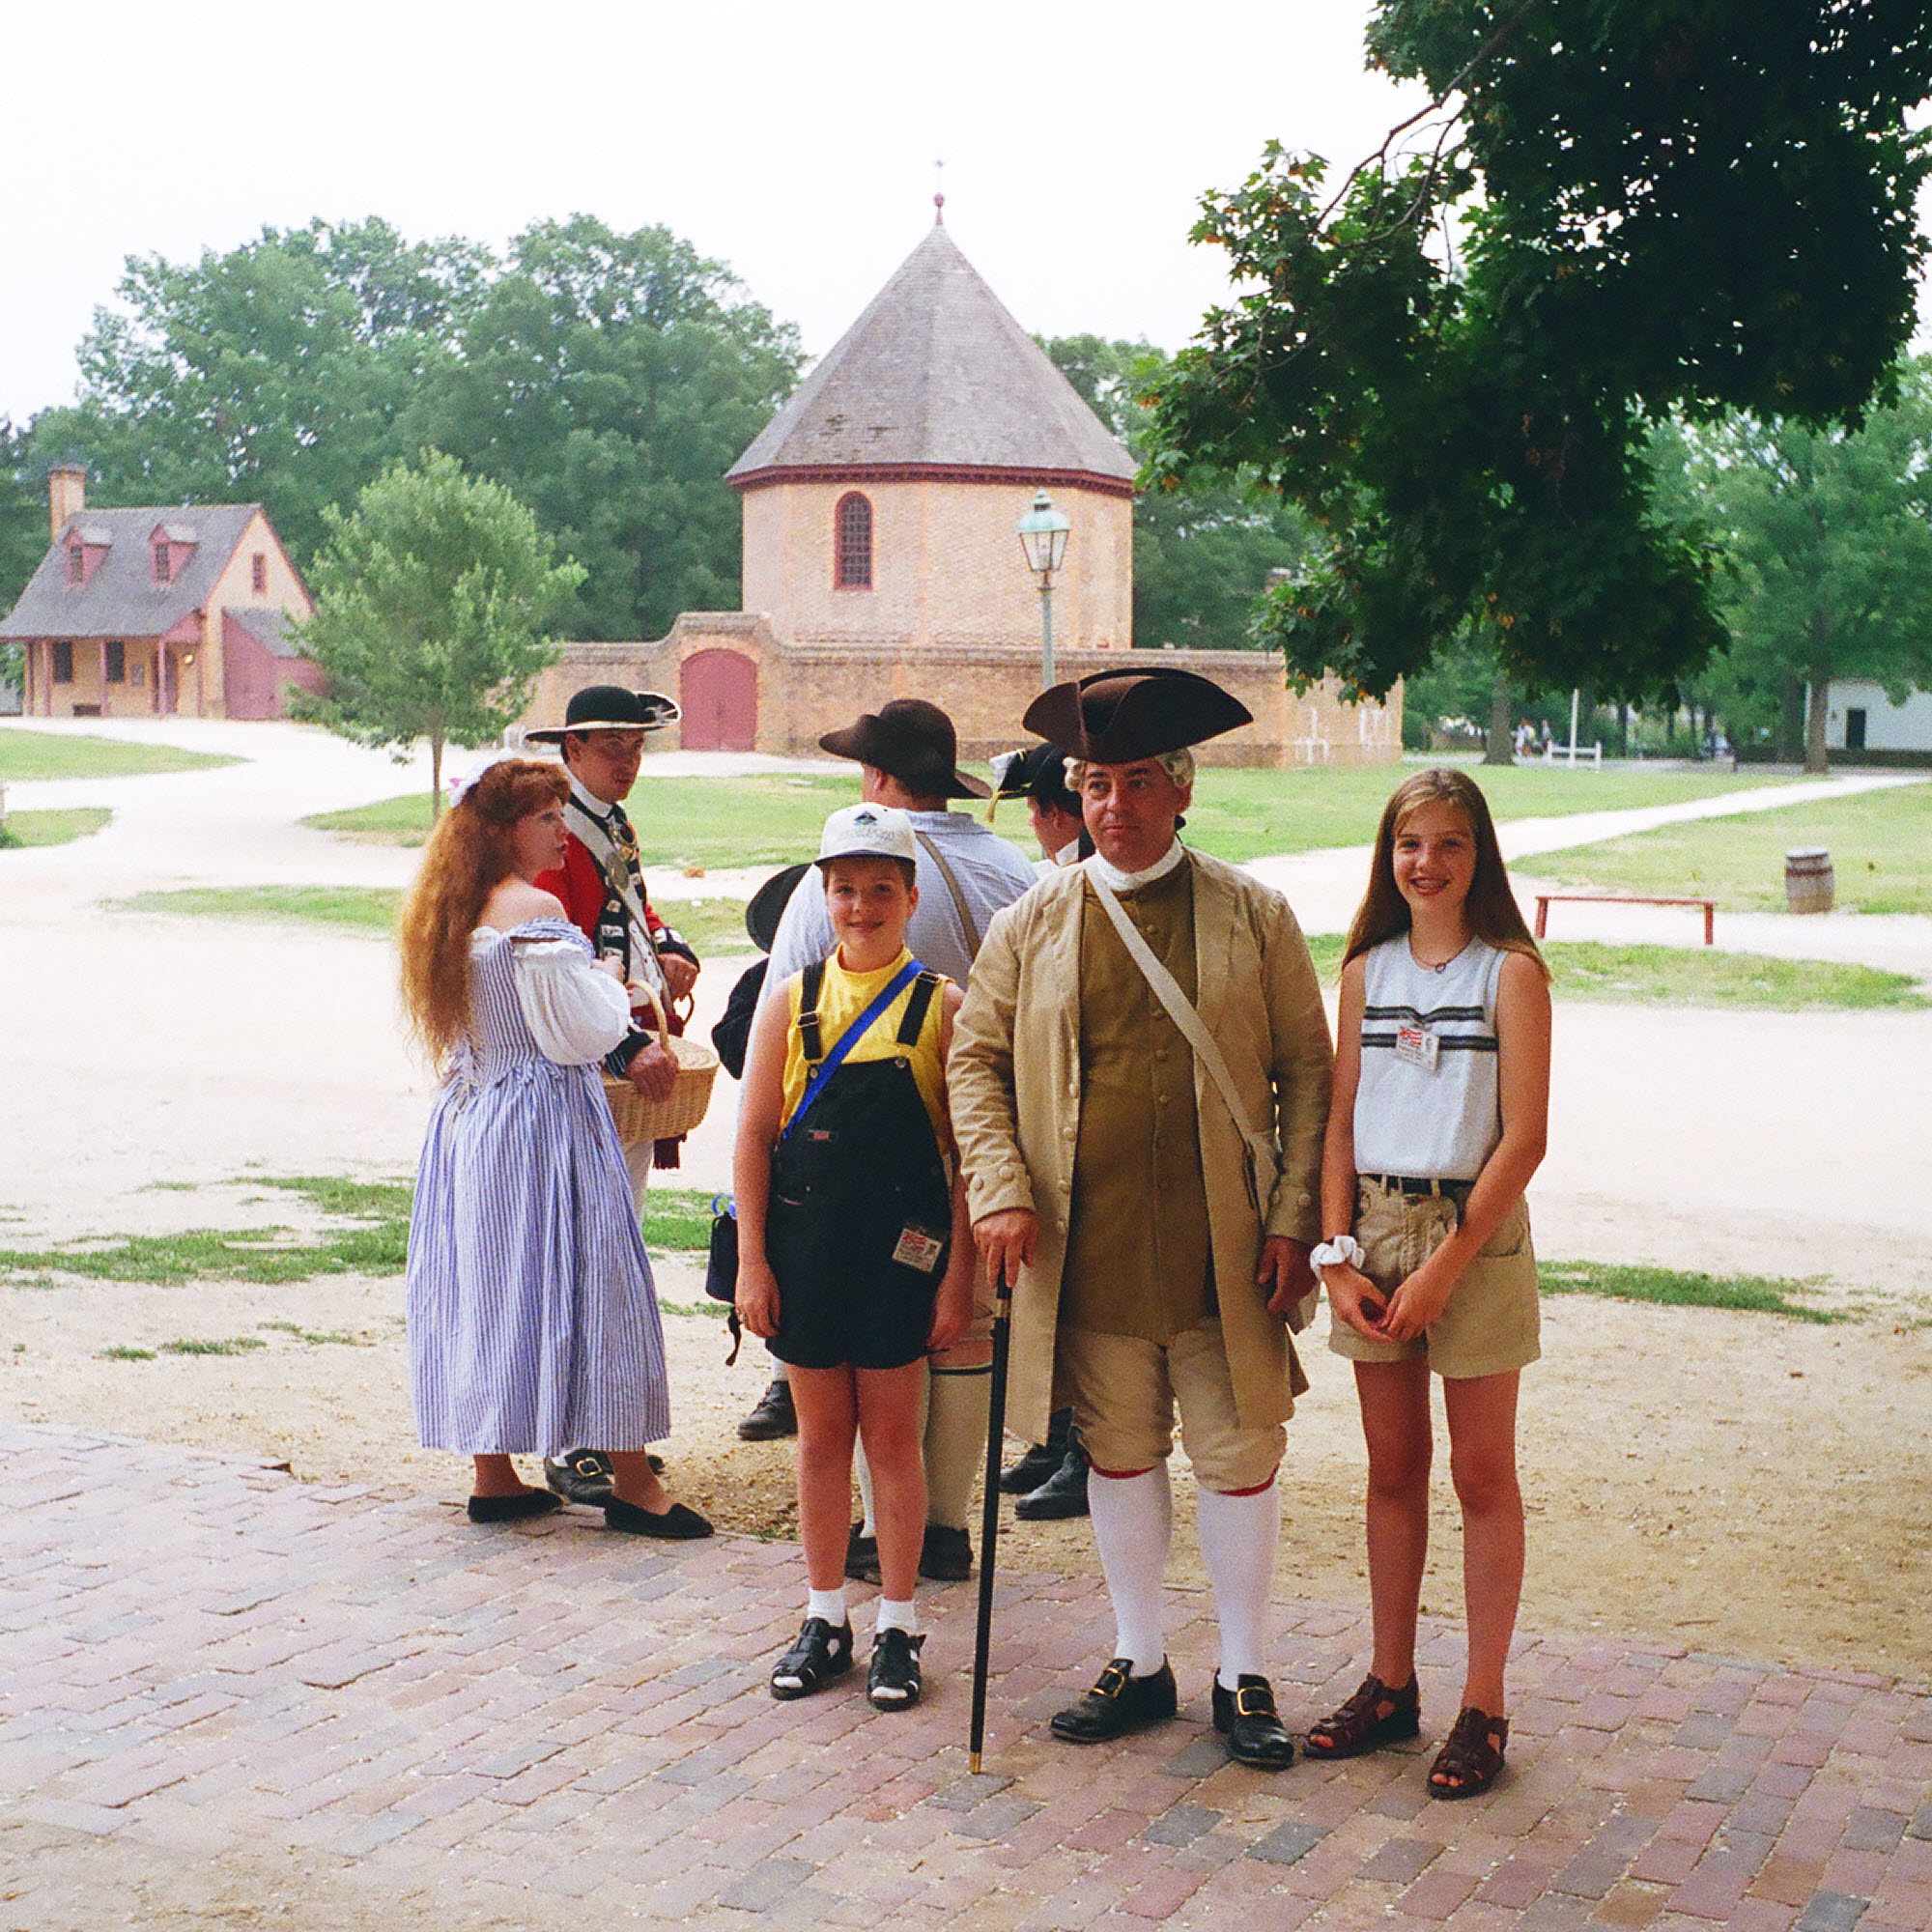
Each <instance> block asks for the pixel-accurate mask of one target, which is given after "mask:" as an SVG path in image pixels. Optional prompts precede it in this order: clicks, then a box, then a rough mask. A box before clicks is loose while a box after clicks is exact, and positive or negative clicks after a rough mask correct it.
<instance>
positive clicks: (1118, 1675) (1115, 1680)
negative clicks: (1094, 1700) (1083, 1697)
mask: <svg viewBox="0 0 1932 1932" xmlns="http://www.w3.org/2000/svg"><path fill="white" fill-rule="evenodd" d="M1132 1675H1133V1672H1132V1670H1131V1669H1130V1668H1127V1667H1125V1666H1123V1665H1122V1664H1119V1663H1110V1664H1108V1666H1107V1667H1106V1669H1104V1670H1103V1671H1101V1673H1100V1681H1099V1682H1098V1683H1097V1684H1095V1685H1094V1696H1096V1697H1118V1696H1119V1695H1120V1694H1121V1692H1122V1690H1125V1689H1126V1688H1127V1680H1128V1679H1129V1678H1130V1677H1131V1676H1132Z"/></svg>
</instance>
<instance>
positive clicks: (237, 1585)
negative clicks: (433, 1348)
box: [0, 1425, 1932, 1932]
mask: <svg viewBox="0 0 1932 1932" xmlns="http://www.w3.org/2000/svg"><path fill="white" fill-rule="evenodd" d="M0 1450H4V1452H5V1455H6V1466H7V1472H8V1473H7V1488H6V1498H7V1506H8V1507H7V1518H6V1523H7V1535H6V1537H5V1539H4V1542H0V1926H4V1927H13V1926H21V1927H28V1926H31V1927H34V1928H36V1932H40V1928H43V1927H50V1926H55V1925H59V1926H66V1925H68V1924H73V1925H76V1926H78V1925H88V1926H89V1927H90V1928H99V1926H102V1925H105V1924H108V1923H115V1924H120V1923H128V1924H135V1923H140V1924H149V1925H153V1924H159V1923H162V1922H166V1923H169V1924H172V1923H176V1922H180V1923H183V1924H186V1923H188V1922H190V1921H191V1920H192V1921H193V1922H201V1921H200V1919H199V1918H197V1916H196V1915H195V1914H194V1913H192V1912H186V1911H183V1912H179V1913H177V1914H176V1916H174V1917H170V1915H169V1912H168V1911H167V1910H166V1909H164V1903H163V1901H162V1899H161V1891H162V1889H164V1888H163V1887H162V1883H161V1881H162V1879H163V1878H164V1877H165V1878H167V1879H168V1882H169V1884H170V1885H171V1886H172V1887H173V1888H174V1889H173V1891H172V1892H171V1893H170V1894H169V1895H170V1896H172V1897H179V1896H180V1895H181V1888H182V1886H183V1885H184V1884H189V1883H190V1879H191V1888H190V1889H192V1887H199V1888H201V1889H202V1890H203V1891H204V1892H206V1893H207V1894H208V1895H209V1896H210V1897H213V1898H216V1899H218V1900H219V1901H221V1902H222V1910H221V1911H219V1912H213V1911H211V1912H210V1913H209V1914H208V1916H209V1917H211V1918H214V1917H218V1918H220V1919H221V1922H223V1923H246V1924H251V1925H252V1924H254V1923H256V1922H258V1920H257V1918H256V1917H255V1916H254V1914H253V1913H252V1912H251V1911H250V1910H249V1899H250V1896H251V1888H272V1887H274V1886H277V1885H280V1886H282V1887H284V1888H285V1890H284V1893H283V1902H282V1904H281V1905H280V1906H279V1907H278V1908H277V1910H278V1913H279V1920H278V1922H286V1923H303V1922H311V1921H309V1920H304V1919H303V1918H302V1913H301V1910H300V1904H301V1902H302V1899H303V1898H306V1899H307V1900H309V1901H311V1902H314V1901H322V1900H325V1899H328V1898H337V1899H350V1898H356V1899H359V1900H360V1901H362V1904H363V1906H365V1907H366V1909H367V1910H368V1912H369V1913H370V1914H371V1915H372V1916H371V1919H370V1922H371V1923H372V1925H374V1924H381V1925H383V1926H384V1928H385V1932H387V1928H393V1927H394V1926H396V1925H399V1924H402V1923H406V1922H407V1923H414V1922H423V1923H429V1922H436V1923H440V1924H441V1925H445V1926H462V1925H477V1924H485V1923H488V1924H503V1925H537V1924H542V1925H546V1926H549V1925H558V1926H564V1925H591V1924H597V1923H600V1922H605V1921H613V1920H614V1921H617V1922H626V1921H628V1922H632V1923H644V1924H652V1923H659V1922H680V1921H687V1922H691V1923H694V1924H698V1925H704V1926H742V1927H746V1928H758V1927H762V1926H766V1925H780V1924H786V1925H791V1924H801V1923H809V1924H813V1925H828V1926H871V1925H880V1924H885V1925H891V1926H893V1927H895V1928H897V1927H908V1928H914V1932H922V1928H935V1929H936V1928H939V1927H943V1926H944V1927H953V1926H957V1927H972V1928H981V1927H984V1928H994V1927H1007V1928H1015V1932H1018V1928H1031V1927H1039V1928H1055V1932H1059V1928H1081V1927H1089V1926H1093V1927H1122V1928H1127V1927H1136V1926H1138V1927H1141V1928H1143V1932H1144V1928H1145V1927H1146V1926H1147V1925H1148V1924H1149V1923H1150V1922H1153V1921H1160V1922H1164V1923H1166V1924H1169V1925H1172V1926H1174V1927H1177V1928H1184V1927H1191V1926H1208V1925H1214V1926H1217V1927H1223V1928H1225V1927H1227V1926H1229V1925H1230V1924H1246V1925H1251V1926H1253V1927H1255V1928H1257V1929H1258V1932H1261V1929H1262V1928H1265V1932H1277V1928H1279V1929H1280V1932H1286V1929H1287V1928H1291V1927H1293V1926H1297V1925H1301V1924H1303V1923H1320V1924H1322V1925H1324V1926H1336V1927H1356V1926H1362V1927H1366V1926H1370V1925H1376V1926H1395V1927H1402V1926H1406V1925H1422V1924H1430V1925H1435V1924H1445V1923H1446V1924H1449V1925H1453V1926H1456V1927H1468V1928H1483V1932H1488V1928H1501V1927H1504V1926H1517V1927H1522V1928H1526V1929H1527V1928H1539V1932H1542V1928H1567V1927H1572V1926H1597V1925H1605V1926H1654V1927H1657V1928H1660V1932H1662V1928H1679V1929H1680V1932H1681V1928H1697V1929H1698V1932H1710V1928H1711V1927H1713V1926H1716V1925H1724V1926H1735V1927H1739V1928H1747V1932H1776V1928H1787V1927H1796V1928H1799V1929H1800V1932H1849V1928H1851V1927H1853V1926H1857V1927H1858V1928H1859V1932H1925V1928H1926V1927H1927V1925H1928V1923H1932V1691H1928V1690H1925V1689H1924V1688H1922V1687H1903V1686H1898V1685H1894V1684H1891V1683H1889V1682H1888V1681H1886V1680H1883V1679H1879V1678H1873V1677H1861V1676H1855V1675H1850V1674H1847V1673H1843V1672H1806V1671H1791V1670H1781V1669H1775V1668H1770V1667H1767V1666H1764V1665H1760V1664H1752V1663H1746V1662H1735V1661H1732V1660H1728V1659H1720V1658H1710V1657H1699V1656H1695V1655H1687V1654H1684V1653H1663V1652H1657V1651H1641V1650H1630V1649H1627V1648H1625V1647H1624V1646H1622V1645H1621V1644H1618V1643H1616V1642H1614V1641H1608V1640H1605V1641H1590V1640H1573V1639H1557V1638H1553V1637H1538V1636H1531V1637H1529V1638H1526V1639H1525V1640H1524V1641H1523V1643H1522V1645H1521V1647H1520V1661H1519V1662H1518V1663H1517V1665H1516V1666H1515V1675H1514V1682H1515V1686H1516V1693H1515V1694H1516V1711H1515V1713H1514V1724H1515V1731H1514V1738H1513V1753H1514V1755H1513V1761H1512V1767H1511V1770H1510V1772H1509V1773H1507V1774H1506V1775H1505V1777H1504V1779H1503V1781H1502V1782H1501V1783H1499V1784H1498V1785H1497V1787H1496V1789H1495V1791H1494V1792H1492V1794H1491V1795H1490V1796H1489V1797H1488V1798H1486V1799H1482V1800H1478V1801H1475V1802H1473V1803H1466V1804H1456V1805H1448V1804H1435V1803H1432V1802H1431V1801H1430V1800H1429V1799H1428V1798H1427V1797H1426V1796H1425V1793H1424V1778H1425V1775H1426V1770H1427V1764H1428V1757H1427V1754H1426V1753H1427V1752H1428V1751H1429V1750H1430V1749H1433V1746H1434V1741H1435V1738H1436V1737H1437V1736H1439V1733H1440V1727H1441V1725H1442V1724H1443V1723H1444V1722H1445V1721H1446V1719H1447V1718H1448V1717H1449V1715H1450V1714H1451V1711H1452V1709H1453V1699H1454V1696H1455V1691H1456V1676H1455V1672H1456V1667H1457V1662H1458V1656H1457V1638H1456V1634H1455V1633H1454V1632H1453V1631H1447V1632H1445V1631H1443V1630H1441V1629H1440V1628H1439V1627H1432V1632H1431V1636H1430V1642H1429V1644H1428V1646H1427V1649H1426V1653H1425V1662H1424V1664H1423V1688H1424V1708H1425V1712H1426V1719H1425V1735H1424V1739H1423V1741H1422V1743H1421V1744H1420V1745H1418V1746H1416V1747H1413V1748H1411V1749H1408V1750H1403V1751H1391V1752H1387V1753H1383V1754H1381V1755H1378V1756H1375V1757H1371V1758H1367V1759H1361V1760H1357V1761H1355V1762H1353V1763H1351V1764H1343V1765H1310V1764H1303V1763H1297V1764H1296V1765H1295V1767H1294V1769H1293V1771H1291V1772H1289V1773H1288V1774H1287V1775H1285V1776H1277V1777H1269V1776H1263V1775H1259V1774H1254V1773H1249V1772H1244V1771H1241V1770H1238V1769H1236V1768H1235V1767H1233V1766H1230V1765H1229V1764H1228V1763H1227V1762H1226V1760H1225V1757H1224V1755H1223V1752H1222V1750H1221V1748H1220V1747H1219V1745H1218V1743H1217V1742H1216V1741H1215V1739H1214V1738H1213V1736H1212V1734H1211V1732H1210V1731H1208V1728H1207V1718H1206V1711H1207V1686H1208V1673H1209V1669H1210V1667H1211V1662H1212V1658H1213V1650H1212V1642H1213V1638H1212V1631H1211V1621H1210V1619H1209V1617H1208V1612H1207V1605H1206V1604H1205V1603H1204V1602H1203V1601H1202V1600H1201V1599H1200V1598H1199V1597H1198V1596H1196V1595H1194V1594H1192V1593H1179V1594H1178V1595H1177V1601H1176V1609H1177V1622H1178V1628H1177V1632H1176V1638H1175V1648H1174V1656H1175V1662H1176V1665H1177V1668H1178V1670H1179V1675H1180V1680H1181V1686H1182V1690H1183V1692H1184V1693H1186V1694H1185V1702H1184V1703H1183V1706H1182V1716H1181V1719H1180V1720H1179V1721H1178V1722H1176V1723H1173V1724H1170V1725H1167V1726H1164V1727H1161V1728H1160V1729H1159V1730H1158V1731H1156V1732H1155V1733H1153V1734H1150V1735H1143V1736H1142V1737H1139V1738H1136V1739H1133V1740H1129V1741H1127V1742H1125V1743H1123V1744H1122V1745H1120V1746H1117V1747H1100V1748H1096V1749H1092V1750H1087V1751H1079V1752H1076V1751H1072V1750H1069V1749H1068V1748H1066V1747H1063V1746H1056V1745H1054V1744H1052V1742H1051V1741H1050V1740H1049V1739H1047V1738H1046V1736H1045V1719H1046V1718H1047V1716H1048V1715H1049V1714H1050V1712H1051V1711H1052V1710H1053V1709H1054V1708H1056V1706H1057V1705H1058V1704H1059V1703H1060V1702H1062V1701H1063V1700H1064V1699H1065V1696H1066V1694H1067V1693H1068V1691H1069V1690H1075V1689H1078V1688H1079V1687H1080V1685H1081V1684H1082V1683H1083V1682H1084V1681H1085V1679H1086V1678H1087V1677H1088V1676H1089V1675H1091V1673H1092V1671H1093V1670H1094V1667H1095V1665H1096V1663H1097V1662H1099V1661H1100V1660H1102V1659H1104V1657H1105V1655H1106V1652H1107V1648H1108V1643H1109V1640H1110V1637H1111V1623H1110V1621H1109V1619H1108V1618H1107V1615H1106V1610H1105V1604H1104V1599H1103V1597H1102V1595H1101V1592H1100V1589H1099V1586H1098V1585H1097V1584H1096V1583H1095V1582H1094V1581H1093V1580H1091V1579H1087V1578H1066V1577H1047V1576H1037V1575H1025V1576H1015V1577H1011V1578H1010V1579H1009V1582H1008V1583H1007V1584H1006V1585H1005V1586H1004V1587H1003V1590H1002V1608H1001V1612H1000V1617H999V1624H998V1637H997V1643H996V1650H995V1668H996V1673H997V1674H996V1677H995V1680H994V1685H993V1692H992V1698H991V1725H990V1731H989V1738H988V1752H987V1760H986V1771H985V1772H984V1773H983V1774H982V1775H981V1776H979V1777H977V1778H975V1777H972V1776H969V1775H968V1773H967V1769H966V1760H965V1750H964V1738H965V1731H966V1713H967V1705H968V1696H969V1692H968V1680H967V1675H966V1662H967V1659H968V1656H969V1654H970V1646H971V1630H972V1613H973V1606H972V1592H971V1591H970V1590H966V1589H952V1590H948V1591H943V1592H941V1591H935V1592H933V1593H932V1594H931V1595H930V1596H929V1597H928V1598H927V1600H926V1609H927V1613H928V1616H929V1622H930V1629H931V1632H932V1634H931V1637H930V1640H929V1642H928V1644H927V1658H928V1664H929V1673H928V1678H927V1685H928V1690H927V1696H926V1699H925V1701H924V1702H923V1704H922V1705H921V1706H920V1708H919V1709H918V1710H917V1711H916V1712H914V1713H913V1714H911V1715H910V1716H907V1717H903V1718H901V1717H881V1716H877V1715H875V1714H873V1713H872V1712H871V1711H870V1710H869V1709H868V1707H867V1704H866V1702H865V1699H864V1694H863V1690H861V1689H860V1688H859V1686H860V1681H861V1680H860V1679H859V1678H858V1677H856V1676H855V1678H854V1679H852V1680H849V1683H850V1686H851V1688H849V1689H848V1688H846V1687H844V1686H841V1687H838V1689H836V1690H833V1691H830V1692H828V1693H824V1694H822V1695H820V1696H819V1697H817V1698H815V1699H812V1700H810V1702H808V1703H805V1704H797V1705H780V1704H777V1703H774V1702H773V1701H772V1699H771V1698H770V1697H769V1696H768V1695H767V1693H766V1691H765V1689H764V1676H765V1670H766V1668H767V1667H768V1664H769V1662H770V1659H771V1658H772V1656H773V1655H774V1654H775V1652H776V1651H777V1650H778V1649H780V1648H781V1647H782V1644H783V1642H784V1640H785V1639H786V1638H787V1637H788V1636H789V1635H790V1634H791V1633H792V1631H793V1629H794V1628H795V1622H796V1616H797V1603H796V1600H797V1597H798V1594H799V1590H800V1587H801V1566H800V1563H799V1560H798V1555H797V1551H796V1550H795V1549H794V1548H791V1547H789V1546H784V1545H762V1544H758V1543H755V1542H752V1541H750V1540H746V1539H741V1538H733V1537H721V1538H718V1539H716V1540H714V1541H712V1542H710V1543H706V1544H697V1545H685V1546H668V1547H660V1546H655V1545H649V1544H641V1543H639V1542H638V1541H635V1540H632V1539H628V1538H621V1537H617V1536H612V1535H610V1534H607V1533H606V1532H605V1531H604V1530H603V1529H602V1527H601V1521H600V1520H599V1519H598V1518H597V1517H595V1516H594V1515H592V1514H590V1513H587V1512H583V1511H576V1510H573V1511H569V1512H567V1513H565V1514H564V1515H563V1516H561V1517H557V1518H552V1519H549V1520H546V1521H544V1522H541V1523H538V1524H534V1525H529V1526H526V1527H521V1528H518V1529H514V1530H501V1529H497V1530H481V1529H475V1528H472V1527H470V1526H469V1523H468V1522H467V1521H466V1520H464V1518H463V1517H462V1515H461V1513H460V1512H459V1511H456V1510H454V1509H451V1508H450V1507H448V1505H447V1504H446V1503H443V1502H440V1501H437V1500H433V1499H430V1498H426V1497H421V1496H414V1495H410V1496H396V1495H391V1494H383V1493H379V1492H374V1491H362V1490H354V1489H322V1488H316V1487H312V1486H306V1485H302V1484H299V1483H296V1482H293V1481H291V1480H290V1479H289V1478H288V1477H287V1476H284V1475H281V1474H278V1473H275V1472H273V1471H270V1470H265V1469H262V1468H260V1467H258V1466H257V1465H255V1464H254V1463H249V1462H246V1461H243V1460H239V1459H236V1458H232V1457H218V1456H207V1455H200V1454H195V1453H191V1452H187V1451H182V1450H175V1449H170V1448H167V1447H163V1446H156V1445H153V1444H145V1443H129V1442H121V1441H107V1440H103V1439H100V1438H99V1437H85V1436H79V1435H71V1434H68V1433H64V1432H59V1431H53V1430H38V1429H29V1428H25V1427H20V1426H14V1425H0ZM1283 1623H1284V1628H1283V1631H1282V1634H1281V1637H1280V1641H1279V1643H1278V1645H1277V1649H1276V1656H1277V1657H1278V1659H1279V1660H1280V1661H1281V1662H1280V1665H1279V1667H1278V1669H1277V1673H1276V1686H1277V1690H1278V1691H1279V1692H1280V1695H1281V1701H1282V1704H1283V1707H1284V1711H1285V1714H1286V1715H1287V1716H1288V1718H1289V1720H1290V1723H1291V1724H1292V1725H1293V1724H1295V1723H1305V1722H1307V1721H1308V1720H1309V1719H1311V1718H1312V1717H1314V1716H1315V1715H1317V1714H1318V1713H1319V1712H1321V1711H1323V1710H1326V1709H1328V1708H1330V1707H1331V1706H1332V1705H1333V1704H1334V1703H1335V1702H1337V1701H1338V1700H1339V1698H1340V1697H1342V1696H1344V1695H1346V1694H1347V1693H1348V1692H1349V1691H1350V1690H1352V1689H1353V1688H1354V1684H1355V1681H1356V1677H1357V1675H1358V1673H1359V1670H1360V1668H1361V1652H1362V1641H1363V1631H1362V1628H1361V1623H1360V1619H1359V1617H1358V1616H1357V1614H1356V1613H1355V1612H1352V1611H1346V1610H1336V1609H1328V1608H1321V1607H1316V1606H1305V1605H1304V1606H1294V1605H1286V1606H1284V1608H1283ZM89 1872H94V1873H98V1874H101V1875H103V1876H102V1878H101V1881H100V1885H101V1888H102V1889H104V1888H105V1887H106V1885H107V1883H108V1881H109V1879H111V1882H112V1886H113V1888H114V1895H115V1897H116V1900H117V1901H118V1904H117V1909H116V1910H115V1911H113V1912H112V1913H107V1912H105V1911H103V1910H102V1909H101V1907H100V1904H99V1900H95V1901H94V1902H93V1903H90V1901H89V1898H88V1894H87V1885H88V1881H87V1878H86V1874H87V1873H89ZM184 1873H188V1874H190V1879H185V1878H184V1876H183V1874H184ZM291 1874H294V1875H296V1877H297V1879H298V1888H297V1889H298V1892H299V1894H300V1895H299V1896H298V1897H297V1898H295V1899H294V1901H293V1902H291V1899H290V1897H289V1896H288V1895H287V1891H286V1888H287V1887H288V1885H289V1882H290V1875H291ZM148 1890H151V1891H152V1894H153V1895H152V1897H151V1898H150V1902H149V1904H148V1905H147V1906H146V1907H143V1906H142V1905H141V1904H140V1902H139V1901H140V1899H141V1897H142V1896H144V1895H146V1894H147V1891H148ZM129 1901H132V1902H129ZM318 1910H320V1907H318ZM266 1918H267V1915H266V1913H265V1914H264V1919H265V1920H266ZM313 1922H350V1921H348V1920H347V1919H345V1918H340V1917H339V1916H338V1917H337V1918H333V1919H331V1918H328V1917H327V1916H324V1917H323V1918H318V1919H316V1920H314V1921H313Z"/></svg>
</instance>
